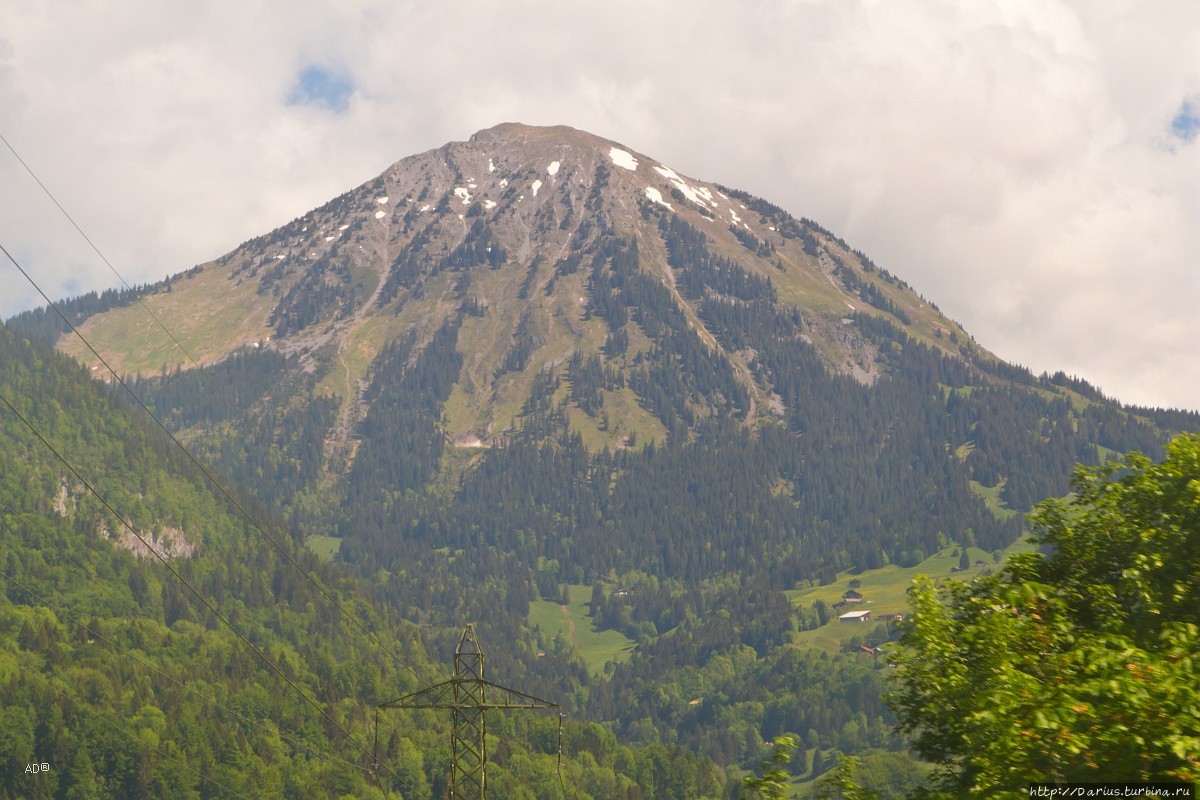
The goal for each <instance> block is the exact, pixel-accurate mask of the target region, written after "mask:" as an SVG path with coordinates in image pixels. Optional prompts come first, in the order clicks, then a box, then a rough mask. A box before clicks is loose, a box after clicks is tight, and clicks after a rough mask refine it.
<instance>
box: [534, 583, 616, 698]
mask: <svg viewBox="0 0 1200 800" xmlns="http://www.w3.org/2000/svg"><path fill="white" fill-rule="evenodd" d="M569 588H570V596H571V602H570V603H569V604H567V606H565V608H566V611H565V612H564V611H563V608H564V606H562V605H560V604H559V603H557V602H555V601H552V600H535V601H534V602H532V603H530V604H529V624H530V625H531V626H533V625H537V626H539V627H540V628H541V629H542V633H544V634H545V635H546V637H547V638H549V639H553V638H554V637H555V636H561V637H562V638H563V639H564V640H566V641H567V642H568V643H570V645H571V647H572V649H574V651H575V652H576V653H577V654H578V655H579V657H580V658H582V659H583V661H584V663H585V664H587V667H588V670H589V671H590V672H591V673H592V675H596V676H599V675H602V674H603V673H604V665H605V664H607V663H608V662H609V661H624V660H625V659H626V658H628V656H629V653H631V652H633V646H634V643H633V640H632V639H630V638H629V637H627V636H625V635H624V634H623V633H621V632H619V631H598V630H596V628H595V627H594V626H593V625H592V618H591V617H590V616H588V602H589V601H590V600H591V599H592V587H590V586H584V585H582V584H571V585H570V587H569Z"/></svg>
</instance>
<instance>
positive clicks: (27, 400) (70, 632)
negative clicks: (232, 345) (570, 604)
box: [0, 328, 726, 800]
mask: <svg viewBox="0 0 1200 800" xmlns="http://www.w3.org/2000/svg"><path fill="white" fill-rule="evenodd" d="M0 363H2V364H3V365H4V369H3V371H2V372H0V394H2V395H3V398H4V400H5V406H6V407H5V409H4V410H3V411H4V413H3V414H0V441H2V447H3V452H4V454H5V455H4V465H5V467H4V470H3V472H2V474H0V524H2V525H3V535H2V536H0V565H2V567H0V572H2V573H3V580H4V590H3V591H0V640H2V641H3V647H0V682H3V685H4V692H3V697H2V699H0V742H2V743H3V747H2V750H3V756H2V758H0V797H5V798H8V797H11V798H17V797H29V798H105V797H130V798H159V797H182V798H188V797H194V798H227V797H254V798H269V797H281V798H282V797H294V798H301V797H314V796H330V797H343V796H354V797H380V798H382V797H394V798H399V797H404V798H410V797H414V798H415V797H437V796H441V793H442V792H444V785H445V781H446V763H447V757H446V752H447V751H446V748H447V747H448V740H449V736H448V730H447V720H445V719H442V718H441V717H440V716H439V715H437V714H436V713H435V712H431V711H430V712H409V713H408V715H407V716H404V715H400V716H397V717H396V718H394V719H391V720H386V721H385V722H384V725H383V727H382V729H381V732H380V740H379V750H378V753H379V757H380V761H381V762H382V763H383V764H384V765H385V766H384V767H383V768H380V769H379V770H378V771H377V772H376V773H375V774H372V773H371V771H370V768H371V763H372V759H371V753H370V748H372V747H373V739H372V737H373V734H374V728H373V722H374V720H373V706H374V705H375V704H377V703H379V702H382V701H385V700H388V699H392V698H393V697H395V696H398V695H400V694H403V693H405V692H407V691H411V690H413V689H416V688H418V687H419V686H421V685H422V682H423V681H429V680H436V679H438V677H439V675H440V676H443V677H444V676H445V674H446V670H447V668H448V665H447V663H446V661H445V660H443V659H442V655H443V653H442V652H440V650H441V649H443V645H444V644H445V642H444V640H446V639H448V638H449V637H450V636H452V633H453V632H451V631H446V632H444V633H437V632H429V631H422V630H420V629H419V628H418V627H417V626H415V625H413V624H411V623H409V622H406V621H404V620H402V619H401V618H399V617H398V616H397V615H395V614H394V613H392V612H390V611H388V610H387V606H386V604H383V603H381V602H380V598H379V597H378V596H377V595H376V594H375V593H374V592H373V591H371V589H370V588H369V587H367V586H365V585H364V584H362V583H360V582H358V581H356V580H354V579H352V578H349V577H348V576H347V575H346V574H345V572H344V570H341V569H338V568H335V567H330V566H327V565H323V564H321V563H320V562H319V561H318V560H317V559H316V558H315V557H313V556H312V555H311V554H308V553H307V551H306V550H304V549H303V548H301V547H298V546H297V544H298V543H297V542H295V541H294V540H292V539H291V538H290V537H289V536H288V534H287V533H286V532H284V528H283V526H281V525H280V524H279V520H277V519H275V518H274V517H272V516H271V512H270V511H269V510H267V509H266V508H265V507H263V506H256V507H254V508H253V509H252V514H253V515H255V517H256V519H258V520H260V521H262V522H263V524H265V525H266V526H267V528H268V529H269V530H270V532H272V533H273V535H274V536H276V537H279V538H278V539H277V541H279V542H280V543H281V546H282V547H283V548H284V549H286V550H287V551H288V552H289V553H290V554H291V555H292V557H293V558H294V559H296V561H297V562H298V564H299V565H300V567H302V568H303V570H305V571H307V572H309V573H311V574H312V575H314V576H315V578H316V580H317V581H319V582H320V584H321V585H323V586H324V587H326V588H327V590H328V591H330V592H332V594H333V595H334V596H335V597H337V598H339V601H340V602H341V603H342V604H343V606H344V607H348V609H349V610H350V611H352V613H353V615H354V616H355V617H356V618H357V619H358V620H359V621H360V623H361V624H362V625H363V626H364V627H365V628H366V629H368V630H370V631H371V632H372V635H373V636H374V637H375V640H374V641H372V640H371V639H370V638H369V637H368V636H366V634H365V633H363V632H362V631H361V630H359V629H357V628H356V627H355V625H353V624H351V623H350V622H348V620H347V618H346V617H344V616H343V615H342V614H341V613H340V612H339V611H338V610H337V608H336V607H335V606H334V605H332V604H331V603H330V602H329V601H328V600H327V599H326V598H325V596H324V595H323V593H322V592H321V591H320V590H318V589H317V588H316V586H315V585H314V584H313V583H311V582H309V581H308V579H307V578H306V577H305V575H304V572H302V571H300V570H298V569H294V568H293V567H292V566H291V565H289V564H288V563H287V562H286V560H285V559H284V558H283V557H282V556H281V555H280V553H279V552H278V550H276V548H275V547H274V546H272V544H271V543H270V542H268V541H267V540H266V538H265V537H264V536H263V535H262V534H260V533H259V532H258V531H256V530H254V529H253V527H252V526H251V525H250V524H249V523H247V521H246V520H245V519H244V518H242V517H240V515H239V514H237V513H235V510H234V509H233V508H232V507H231V506H230V504H229V501H228V500H226V499H225V498H223V497H221V496H220V495H219V494H218V493H215V492H214V491H213V490H212V487H211V486H210V485H208V482H207V480H206V479H205V478H204V477H203V476H202V475H201V474H199V473H198V471H197V470H196V469H195V468H194V466H193V465H192V464H191V463H190V462H189V461H188V460H187V459H186V458H185V457H184V456H182V455H181V454H180V451H179V450H178V448H176V447H175V446H174V445H173V444H172V443H171V442H170V441H169V439H167V437H166V436H164V435H163V434H162V432H161V431H160V430H158V429H157V428H156V427H155V426H154V425H153V423H148V422H146V421H143V419H142V418H141V417H139V416H136V415H134V414H132V413H130V411H129V409H128V406H127V404H126V402H125V401H124V400H122V399H121V398H120V397H119V396H117V395H115V393H114V392H113V391H110V390H109V389H108V388H106V387H105V386H103V385H100V384H96V383H94V382H92V381H91V380H90V378H89V377H88V375H87V374H86V373H85V371H84V370H82V369H81V368H80V367H78V366H77V365H75V364H74V363H72V362H69V361H68V360H67V359H65V358H63V357H62V356H59V355H57V354H55V353H53V352H52V351H50V350H49V349H48V348H47V347H45V346H43V345H40V344H38V343H36V342H31V341H28V340H22V339H20V338H18V337H16V336H14V335H13V334H12V333H11V332H10V331H9V330H8V329H7V328H0ZM230 368H231V369H236V368H235V367H233V365H231V367H230ZM9 404H11V406H12V407H11V409H10V408H9V407H8V405H9ZM227 410H228V409H226V411H227ZM18 414H20V416H21V417H24V418H25V419H26V420H27V421H28V423H29V425H28V426H27V425H26V424H25V423H24V422H22V421H21V419H20V417H18V416H17V415H18ZM30 426H32V427H30ZM35 431H36V433H35ZM39 434H40V435H41V436H42V437H44V438H45V442H43V441H41V440H40V439H39V438H38V436H39ZM51 446H52V447H53V448H54V449H55V450H57V451H58V452H59V453H61V454H62V455H63V456H64V457H65V458H66V460H67V461H68V462H69V463H70V465H71V466H70V467H68V466H67V465H66V463H64V462H63V461H60V460H58V459H57V458H56V457H55V456H54V455H53V453H52V451H51V450H50V447H51ZM72 468H73V469H74V470H77V472H78V474H77V475H76V473H74V472H72V471H71V469H72ZM84 481H87V482H88V483H89V484H91V485H92V486H94V488H95V489H96V490H97V493H98V494H99V495H100V496H102V497H103V498H104V500H105V501H106V502H107V504H108V506H111V509H115V512H116V513H114V511H113V510H111V509H110V508H109V507H107V506H106V505H104V504H103V503H102V502H101V501H100V500H99V499H98V497H97V496H96V495H93V494H92V493H91V492H89V491H88V490H87V489H86V488H85V486H84V483H83V482H84ZM117 514H119V515H120V516H117ZM122 520H124V521H128V522H129V524H130V526H131V527H132V528H133V529H134V530H136V531H138V533H140V534H142V535H143V536H144V537H146V538H147V540H149V541H153V542H155V543H157V544H158V545H159V546H160V547H162V549H163V550H164V551H166V552H167V553H168V554H169V555H173V556H174V557H173V558H170V559H169V560H170V566H171V567H173V568H174V570H175V571H177V572H178V573H179V575H180V576H181V577H182V578H183V579H186V582H187V583H186V584H185V583H184V582H183V581H181V580H180V579H179V578H177V577H176V576H175V575H173V574H172V573H171V571H170V570H169V569H168V568H167V567H166V566H164V565H163V564H162V563H159V562H158V561H157V560H156V559H154V558H149V557H145V554H144V553H143V554H142V556H140V557H139V556H138V555H135V553H134V551H133V549H131V546H132V544H133V541H132V535H131V534H130V535H126V534H127V532H128V530H127V529H126V528H125V526H124V522H123V521H122ZM189 585H190V586H191V587H194V588H195V590H196V592H197V593H198V594H192V593H191V591H190V590H189V589H188V588H187V587H188V586H189ZM200 597H203V598H205V599H206V600H207V601H208V602H210V603H211V604H212V605H213V607H214V608H215V609H216V610H217V611H219V612H220V613H221V615H222V616H224V617H225V618H226V619H228V620H229V621H230V622H231V623H232V624H233V625H234V626H235V627H236V628H237V630H238V632H239V633H240V634H241V635H242V636H244V637H245V640H244V641H243V640H239V639H238V638H237V636H236V635H235V634H234V633H233V632H231V631H230V630H229V629H228V628H227V627H225V626H224V625H223V624H222V623H220V622H219V621H218V619H217V618H216V617H215V615H214V614H213V613H212V611H210V610H209V609H207V608H206V607H205V605H204V604H203V602H202V601H201V600H200V599H199V598H200ZM424 638H427V639H428V643H426V642H425V641H424V640H423V639H424ZM431 650H432V653H431ZM256 651H257V653H256ZM260 654H261V655H260ZM434 656H436V660H435V659H434ZM540 661H542V662H543V663H545V664H546V667H545V669H546V671H547V672H548V673H557V674H561V675H570V674H572V671H573V668H572V666H571V663H570V659H569V656H568V655H567V654H555V653H550V654H547V655H546V656H545V657H543V658H542V659H540ZM264 662H269V663H270V664H272V665H274V669H272V668H271V667H268V666H267V664H266V663H264ZM503 665H504V660H503V659H498V660H497V664H496V666H495V668H494V671H493V674H494V675H497V676H499V675H502V674H503ZM276 670H277V671H276ZM418 676H419V677H418ZM492 722H493V729H494V730H496V731H497V732H502V733H504V745H503V746H502V747H499V748H497V749H496V751H495V752H494V753H493V770H492V773H491V775H492V786H493V787H494V789H493V790H494V791H496V792H499V793H500V794H502V795H503V796H506V797H530V798H532V797H544V796H552V795H551V793H552V792H555V791H561V787H562V786H563V785H567V786H569V787H571V789H570V794H569V795H568V796H571V797H580V798H583V797H597V798H599V797H643V796H646V795H645V792H648V791H652V792H655V794H654V796H657V797H676V798H681V800H682V798H687V797H704V796H710V797H718V796H721V794H722V793H723V792H724V787H725V782H726V779H725V776H724V774H723V773H722V772H721V770H719V769H718V768H717V767H715V766H714V765H713V763H712V762H711V761H709V760H707V759H704V758H702V757H700V756H697V755H694V754H691V753H689V752H688V751H685V750H683V749H681V748H680V747H678V746H675V745H671V744H648V745H645V746H640V747H629V746H626V745H623V744H619V743H618V741H617V740H616V738H615V737H614V735H613V733H612V732H610V731H607V730H605V729H603V728H599V727H598V726H595V725H591V726H589V725H585V724H583V723H581V722H577V721H575V720H574V719H572V720H570V721H569V722H568V725H567V728H566V732H565V750H566V752H567V753H568V756H567V758H566V760H565V761H564V768H563V773H562V774H561V775H557V774H555V772H554V769H555V757H554V751H555V746H556V744H555V742H556V737H555V733H554V731H555V729H556V727H557V722H556V721H555V720H553V719H541V718H532V719H517V718H516V717H513V718H511V719H506V718H503V717H500V716H498V715H497V716H495V717H494V718H493V720H492ZM349 737H353V741H351V739H350V738H349ZM355 742H357V743H358V744H355ZM358 745H362V746H363V747H365V748H368V749H367V750H366V751H364V749H363V747H359V746H358ZM42 764H47V765H49V769H48V770H47V771H41V770H40V766H41V765H42ZM31 765H37V766H38V767H39V769H38V770H37V771H36V772H31V771H30V766H31Z"/></svg>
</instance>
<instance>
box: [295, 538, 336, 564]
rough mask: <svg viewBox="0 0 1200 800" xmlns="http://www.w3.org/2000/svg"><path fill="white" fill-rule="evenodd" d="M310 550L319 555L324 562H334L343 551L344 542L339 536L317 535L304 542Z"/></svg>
mask: <svg viewBox="0 0 1200 800" xmlns="http://www.w3.org/2000/svg"><path fill="white" fill-rule="evenodd" d="M304 543H305V544H306V545H308V549H309V550H312V551H313V552H314V553H316V554H317V558H319V559H321V560H322V561H333V560H334V559H335V558H337V555H338V553H339V552H340V551H341V549H342V540H341V539H339V538H338V537H337V536H325V535H324V534H317V535H316V536H310V537H308V538H307V539H305V540H304Z"/></svg>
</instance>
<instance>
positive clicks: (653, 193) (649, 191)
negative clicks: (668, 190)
mask: <svg viewBox="0 0 1200 800" xmlns="http://www.w3.org/2000/svg"><path fill="white" fill-rule="evenodd" d="M646 197H649V198H650V199H651V200H653V201H654V202H656V203H658V204H660V205H664V206H666V207H667V208H670V209H671V210H672V211H674V210H675V209H674V208H673V207H672V206H671V204H670V203H668V202H667V201H665V200H663V196H662V192H660V191H659V190H658V189H655V188H654V187H653V186H647V187H646Z"/></svg>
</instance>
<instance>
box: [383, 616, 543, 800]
mask: <svg viewBox="0 0 1200 800" xmlns="http://www.w3.org/2000/svg"><path fill="white" fill-rule="evenodd" d="M489 697H490V699H489ZM389 708H410V709H415V708H440V709H446V708H448V709H450V710H451V712H452V713H453V724H452V727H451V729H450V737H451V748H450V798H451V800H460V798H461V799H462V800H467V799H468V798H469V800H486V798H487V722H486V714H487V711H488V710H490V709H505V708H509V709H513V708H515V709H550V708H553V709H556V710H557V711H558V760H559V769H560V770H561V768H562V718H563V714H562V707H561V706H559V705H558V704H557V703H551V702H550V701H549V700H542V699H540V698H537V697H534V696H533V695H528V694H525V693H524V692H518V691H517V690H516V689H510V688H508V687H507V686H501V685H499V684H496V683H492V682H491V681H489V680H487V679H486V678H484V675H483V650H482V649H481V648H480V647H479V640H478V639H477V638H476V637H475V625H474V624H473V623H472V624H468V625H467V628H466V630H464V631H463V635H462V638H460V639H459V640H458V647H456V648H455V649H454V677H453V678H451V679H450V680H448V681H443V682H442V683H439V684H436V685H434V686H430V687H429V688H428V689H422V690H420V691H418V692H412V693H411V694H406V695H404V696H402V697H398V698H396V699H395V700H391V701H389V702H387V703H383V704H381V705H379V706H378V707H377V712H376V718H375V719H376V726H377V727H376V730H377V731H378V724H379V717H378V711H379V710H385V709H389ZM377 736H378V734H377Z"/></svg>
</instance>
